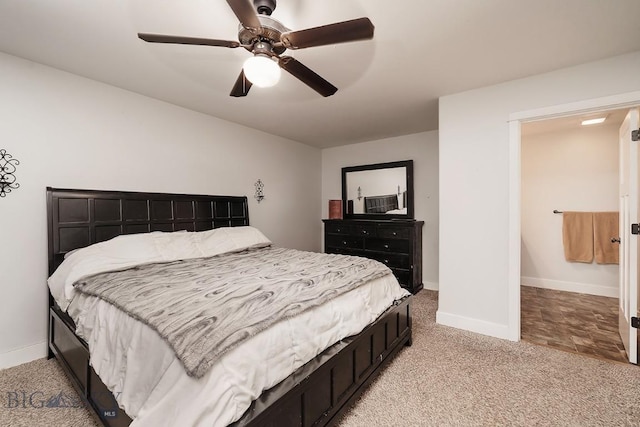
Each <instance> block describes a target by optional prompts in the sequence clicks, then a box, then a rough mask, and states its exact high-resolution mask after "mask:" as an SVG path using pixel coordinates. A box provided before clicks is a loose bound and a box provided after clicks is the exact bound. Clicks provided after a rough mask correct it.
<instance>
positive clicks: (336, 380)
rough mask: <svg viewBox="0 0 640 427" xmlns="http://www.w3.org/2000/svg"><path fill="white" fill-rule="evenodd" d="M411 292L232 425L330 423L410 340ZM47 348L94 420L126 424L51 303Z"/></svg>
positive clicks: (118, 425) (111, 424) (77, 340)
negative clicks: (95, 417) (409, 295)
mask: <svg viewBox="0 0 640 427" xmlns="http://www.w3.org/2000/svg"><path fill="white" fill-rule="evenodd" d="M410 304H411V297H407V298H405V299H404V300H402V301H401V302H399V303H398V304H396V305H394V306H392V307H391V308H389V309H388V310H387V311H386V312H385V313H384V314H383V315H382V316H380V318H378V320H376V321H375V322H374V323H372V324H370V325H369V326H367V327H366V328H365V329H364V330H363V331H362V332H361V333H360V334H358V335H355V336H353V337H349V338H347V339H345V340H343V341H341V342H339V343H336V344H335V345H333V346H331V347H329V348H328V349H327V350H325V351H324V352H322V353H321V354H320V355H318V356H317V357H316V358H314V359H313V360H311V361H310V362H309V363H307V364H306V365H304V366H302V367H301V368H300V369H298V370H297V371H296V372H294V373H293V374H292V375H290V376H289V377H287V378H286V379H285V380H284V381H282V382H281V383H279V384H278V385H276V386H275V387H273V388H271V389H270V390H267V391H266V392H264V393H263V394H262V395H261V396H260V398H259V399H257V400H256V401H254V402H253V404H252V405H251V407H250V408H249V409H248V410H247V412H246V413H245V414H244V416H243V417H242V418H241V419H240V420H238V421H237V422H236V423H234V424H233V425H234V426H237V427H239V426H243V427H244V426H251V427H258V426H260V427H263V426H273V427H284V426H326V425H333V424H335V422H336V421H337V420H338V419H339V417H340V415H341V414H343V413H344V412H345V411H346V410H347V409H348V408H349V406H350V405H351V404H352V403H353V402H354V401H355V400H356V399H357V398H358V397H359V396H360V395H361V394H362V392H363V391H364V390H365V389H366V387H367V386H368V385H369V384H370V383H371V381H372V380H373V379H374V378H375V377H377V376H378V374H379V373H380V372H381V371H382V369H383V367H384V366H385V365H386V364H387V363H388V362H389V361H390V360H391V359H392V358H393V357H394V356H395V355H396V354H397V353H398V352H399V351H400V350H401V349H402V347H403V346H405V345H410V344H411V312H410ZM49 313H50V331H49V349H50V351H51V353H53V354H54V355H55V357H56V358H57V359H58V361H59V362H60V365H61V366H62V368H63V370H64V371H65V372H66V374H67V375H68V376H69V378H70V379H71V382H72V383H73V385H74V387H75V389H76V391H77V392H78V394H79V395H80V396H81V397H82V399H83V400H84V401H85V403H86V404H87V406H88V407H89V408H90V409H91V410H92V411H93V412H94V414H95V415H96V416H97V418H98V419H99V420H100V422H101V423H102V424H103V425H105V426H109V427H122V426H128V425H129V424H130V423H131V419H130V418H129V417H128V416H127V414H126V413H125V412H124V411H122V410H121V409H120V408H119V407H118V405H117V403H116V401H115V398H114V397H113V395H112V394H111V393H110V392H109V390H108V389H107V387H106V386H105V385H104V384H103V383H102V381H101V380H100V378H99V377H98V376H97V375H96V373H95V372H94V370H93V368H92V367H91V366H90V365H89V350H88V347H87V345H86V343H85V342H84V341H83V340H81V339H80V338H78V337H77V336H76V334H75V333H74V332H73V326H72V325H71V323H70V320H69V319H68V318H67V316H66V315H65V314H64V313H62V312H61V311H60V310H59V309H58V308H57V307H55V306H54V307H51V308H50V310H49Z"/></svg>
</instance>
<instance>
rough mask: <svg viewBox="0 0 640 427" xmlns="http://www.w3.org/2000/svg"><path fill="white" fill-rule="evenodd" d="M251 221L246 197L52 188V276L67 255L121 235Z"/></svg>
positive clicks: (49, 221) (49, 199)
mask: <svg viewBox="0 0 640 427" xmlns="http://www.w3.org/2000/svg"><path fill="white" fill-rule="evenodd" d="M243 225H249V210H248V206H247V198H246V197H245V196H204V195H189V194H167V193H137V192H129V191H98V190H70V189H60V188H51V187H47V227H48V232H49V275H51V274H53V272H54V271H55V269H56V268H58V266H59V265H60V263H61V262H62V261H63V259H64V254H66V253H67V252H70V251H72V250H74V249H78V248H83V247H85V246H89V245H91V244H93V243H98V242H102V241H105V240H109V239H111V238H113V237H116V236H119V235H121V234H135V233H149V232H151V231H179V230H187V231H203V230H211V229H213V228H219V227H234V226H243Z"/></svg>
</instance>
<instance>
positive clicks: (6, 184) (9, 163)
mask: <svg viewBox="0 0 640 427" xmlns="http://www.w3.org/2000/svg"><path fill="white" fill-rule="evenodd" d="M19 164H20V162H19V161H18V159H14V158H13V156H12V155H11V154H9V153H7V150H5V149H0V197H6V196H7V194H9V193H11V190H15V189H16V188H19V187H20V184H18V183H17V182H16V176H15V175H14V173H15V171H16V166H18V165H19Z"/></svg>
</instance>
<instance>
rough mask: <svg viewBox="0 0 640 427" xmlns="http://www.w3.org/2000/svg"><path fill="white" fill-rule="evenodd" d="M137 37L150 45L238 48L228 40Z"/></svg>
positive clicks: (156, 35) (141, 35) (140, 34)
mask: <svg viewBox="0 0 640 427" xmlns="http://www.w3.org/2000/svg"><path fill="white" fill-rule="evenodd" d="M138 37H139V38H140V39H142V40H144V41H146V42H150V43H174V44H192V45H203V46H220V47H230V48H235V47H239V46H240V43H238V42H234V41H230V40H215V39H202V38H199V37H182V36H167V35H164V34H148V33H138Z"/></svg>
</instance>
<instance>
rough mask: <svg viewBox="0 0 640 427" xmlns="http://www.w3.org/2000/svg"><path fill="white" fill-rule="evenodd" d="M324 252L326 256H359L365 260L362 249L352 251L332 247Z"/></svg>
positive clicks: (346, 248) (350, 249) (345, 248)
mask: <svg viewBox="0 0 640 427" xmlns="http://www.w3.org/2000/svg"><path fill="white" fill-rule="evenodd" d="M326 252H327V253H328V254H338V255H354V256H361V257H365V258H366V257H367V256H366V255H365V253H364V251H363V250H362V249H353V248H348V247H337V246H333V247H331V248H328V249H327V251H326Z"/></svg>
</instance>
